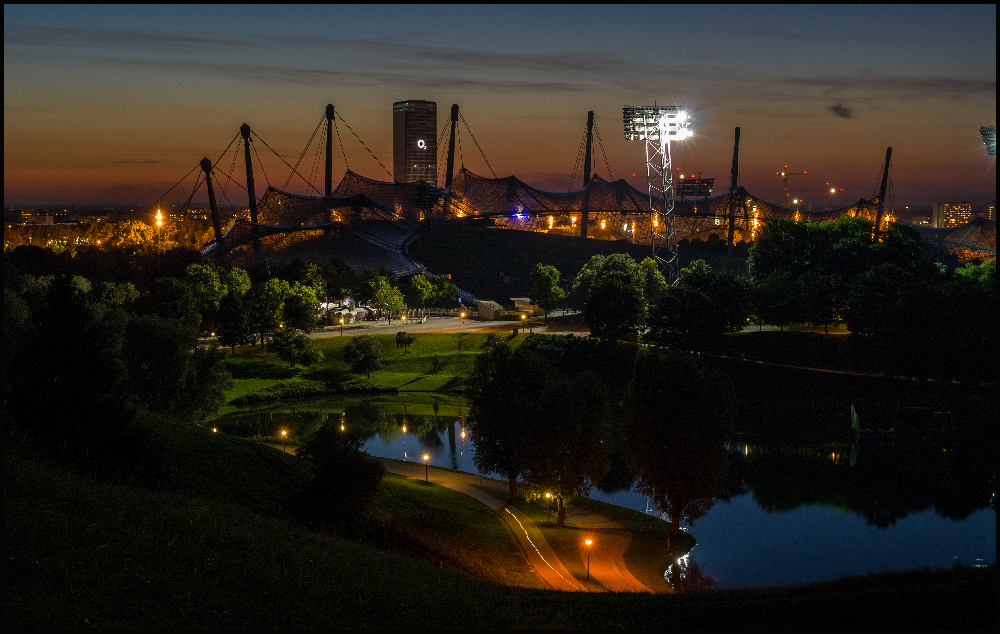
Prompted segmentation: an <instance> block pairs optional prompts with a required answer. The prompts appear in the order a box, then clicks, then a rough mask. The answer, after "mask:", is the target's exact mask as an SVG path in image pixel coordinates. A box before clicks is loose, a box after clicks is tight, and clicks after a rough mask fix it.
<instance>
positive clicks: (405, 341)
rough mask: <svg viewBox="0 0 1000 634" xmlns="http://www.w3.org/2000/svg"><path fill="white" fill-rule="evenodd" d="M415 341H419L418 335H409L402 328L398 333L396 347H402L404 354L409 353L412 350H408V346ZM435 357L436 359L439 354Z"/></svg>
mask: <svg viewBox="0 0 1000 634" xmlns="http://www.w3.org/2000/svg"><path fill="white" fill-rule="evenodd" d="M415 343H417V339H416V337H413V336H411V335H408V334H407V333H406V332H404V331H402V330H401V331H399V332H397V333H396V348H397V349H398V348H402V349H403V354H409V352H410V351H409V350H408V348H409V347H410V346H412V345H413V344H415ZM434 358H435V359H436V358H437V356H435V357H434Z"/></svg>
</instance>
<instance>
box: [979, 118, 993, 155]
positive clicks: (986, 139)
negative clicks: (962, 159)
mask: <svg viewBox="0 0 1000 634" xmlns="http://www.w3.org/2000/svg"><path fill="white" fill-rule="evenodd" d="M979 134H980V135H981V136H982V137H983V145H985V146H986V153H987V154H989V155H990V156H996V155H997V127H996V126H995V125H991V126H989V127H983V126H980V127H979Z"/></svg>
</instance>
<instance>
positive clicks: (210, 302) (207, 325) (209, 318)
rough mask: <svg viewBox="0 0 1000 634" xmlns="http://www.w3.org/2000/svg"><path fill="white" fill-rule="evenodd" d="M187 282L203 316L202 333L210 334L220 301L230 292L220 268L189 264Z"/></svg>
mask: <svg viewBox="0 0 1000 634" xmlns="http://www.w3.org/2000/svg"><path fill="white" fill-rule="evenodd" d="M186 280H187V283H188V285H189V286H190V287H191V292H192V293H193V294H194V300H195V305H196V306H197V308H198V312H199V313H200V314H201V332H202V333H205V332H208V331H210V330H211V329H212V327H213V326H214V324H215V315H216V313H218V312H219V301H220V300H221V299H222V298H223V297H225V295H226V293H227V292H228V290H227V289H226V285H225V283H224V282H223V281H222V276H221V275H220V274H219V269H218V267H216V266H214V265H212V264H188V266H187V271H186Z"/></svg>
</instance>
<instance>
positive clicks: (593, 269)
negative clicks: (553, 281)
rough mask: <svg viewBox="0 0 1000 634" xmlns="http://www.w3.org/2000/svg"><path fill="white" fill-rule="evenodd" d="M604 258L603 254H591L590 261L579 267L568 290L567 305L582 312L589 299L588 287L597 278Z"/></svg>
mask: <svg viewBox="0 0 1000 634" xmlns="http://www.w3.org/2000/svg"><path fill="white" fill-rule="evenodd" d="M604 259H605V258H604V256H603V255H595V256H591V258H590V261H589V262H587V263H586V264H584V265H583V266H582V267H580V271H579V272H578V273H577V274H576V278H575V279H574V280H573V287H572V288H571V289H570V292H569V307H570V308H572V309H573V310H576V311H579V312H583V309H584V307H585V306H586V305H587V300H588V299H590V287H591V286H593V285H594V280H595V279H597V272H598V271H600V270H601V267H602V266H604Z"/></svg>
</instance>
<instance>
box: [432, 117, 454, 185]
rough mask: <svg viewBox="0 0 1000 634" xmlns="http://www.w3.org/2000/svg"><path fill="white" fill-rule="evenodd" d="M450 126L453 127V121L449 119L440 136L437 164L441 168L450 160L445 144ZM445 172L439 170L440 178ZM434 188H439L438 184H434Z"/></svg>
mask: <svg viewBox="0 0 1000 634" xmlns="http://www.w3.org/2000/svg"><path fill="white" fill-rule="evenodd" d="M450 125H451V119H448V120H447V121H445V122H444V126H442V128H441V134H439V135H438V141H437V148H438V156H437V164H438V166H441V165H442V164H444V163H446V162H447V160H448V148H447V147H445V146H444V145H443V144H444V137H445V135H446V134H448V127H449V126H450ZM445 169H447V166H445ZM444 171H445V170H441V169H439V170H438V176H440V175H442V174H443V173H444ZM434 186H435V187H437V183H434Z"/></svg>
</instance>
